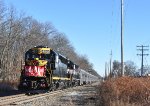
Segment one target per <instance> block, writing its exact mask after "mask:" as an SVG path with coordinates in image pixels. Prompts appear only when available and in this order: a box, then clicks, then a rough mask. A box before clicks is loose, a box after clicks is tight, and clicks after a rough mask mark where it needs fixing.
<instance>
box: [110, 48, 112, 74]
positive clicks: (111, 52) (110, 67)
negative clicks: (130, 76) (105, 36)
mask: <svg viewBox="0 0 150 106" xmlns="http://www.w3.org/2000/svg"><path fill="white" fill-rule="evenodd" d="M111 63H112V50H111V53H110V77H112V69H111V67H112V66H111Z"/></svg>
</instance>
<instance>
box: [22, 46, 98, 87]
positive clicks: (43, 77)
mask: <svg viewBox="0 0 150 106" xmlns="http://www.w3.org/2000/svg"><path fill="white" fill-rule="evenodd" d="M96 80H98V77H96V76H94V75H92V74H90V73H88V72H86V71H84V70H82V69H80V68H79V66H78V65H77V64H75V63H74V62H73V61H71V60H69V59H68V58H66V57H65V56H63V55H61V54H59V53H57V52H55V51H54V50H53V49H51V48H48V47H45V46H37V47H33V48H31V49H29V50H28V51H27V52H26V53H25V66H24V68H23V70H22V72H21V77H20V84H19V89H20V90H33V89H36V90H37V89H48V90H56V89H63V88H66V87H72V86H78V85H83V84H87V83H91V82H93V81H96Z"/></svg>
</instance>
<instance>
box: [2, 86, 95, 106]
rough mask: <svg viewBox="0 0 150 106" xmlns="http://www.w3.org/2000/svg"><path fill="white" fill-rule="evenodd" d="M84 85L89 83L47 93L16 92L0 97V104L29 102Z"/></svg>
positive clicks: (81, 87) (3, 105)
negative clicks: (29, 93) (28, 93)
mask: <svg viewBox="0 0 150 106" xmlns="http://www.w3.org/2000/svg"><path fill="white" fill-rule="evenodd" d="M92 85H93V84H92ZM86 86H87V87H88V86H91V85H85V86H77V87H73V88H68V89H63V90H57V91H53V92H49V93H42V94H38V95H32V96H29V95H26V94H18V95H12V96H5V97H0V106H7V105H9V106H10V105H19V104H23V103H27V102H31V101H34V100H37V99H40V98H44V97H48V96H49V97H53V96H56V95H58V94H63V93H66V92H67V91H73V90H74V89H83V88H84V87H86Z"/></svg>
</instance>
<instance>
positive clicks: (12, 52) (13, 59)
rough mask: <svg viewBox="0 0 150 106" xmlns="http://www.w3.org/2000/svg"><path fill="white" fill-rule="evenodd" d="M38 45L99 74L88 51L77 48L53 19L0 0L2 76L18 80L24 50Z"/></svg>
mask: <svg viewBox="0 0 150 106" xmlns="http://www.w3.org/2000/svg"><path fill="white" fill-rule="evenodd" d="M37 45H45V46H48V47H51V48H53V49H54V50H55V51H57V52H59V53H61V54H62V55H64V56H66V57H68V58H69V59H71V60H73V61H74V62H75V63H76V64H78V65H80V68H82V69H84V70H88V71H89V70H90V72H91V73H93V74H94V75H97V76H99V75H98V74H97V72H96V71H95V70H94V69H93V65H92V63H90V62H89V60H88V58H87V56H86V55H80V54H78V53H76V52H75V48H74V47H73V46H72V45H71V43H70V41H69V39H68V38H67V36H66V35H65V34H64V33H61V32H59V31H58V30H57V29H56V28H55V27H54V26H53V25H52V24H51V22H44V23H43V22H39V21H37V20H36V19H34V18H32V17H31V16H26V15H25V14H24V13H18V12H17V11H16V9H15V8H14V7H13V6H10V7H6V5H5V4H4V3H3V1H2V0H1V1H0V79H2V80H8V81H9V80H11V81H12V80H15V79H16V78H18V77H19V75H18V73H19V72H20V70H21V67H22V63H23V61H24V54H25V52H26V51H27V50H28V49H30V48H32V47H34V46H37Z"/></svg>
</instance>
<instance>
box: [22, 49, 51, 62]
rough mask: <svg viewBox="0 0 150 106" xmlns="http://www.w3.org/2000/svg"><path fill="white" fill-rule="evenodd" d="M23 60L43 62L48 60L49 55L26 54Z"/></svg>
mask: <svg viewBox="0 0 150 106" xmlns="http://www.w3.org/2000/svg"><path fill="white" fill-rule="evenodd" d="M25 58H26V59H27V60H34V59H35V58H38V59H39V60H45V59H50V54H36V53H33V52H30V51H28V52H26V55H25Z"/></svg>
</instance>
